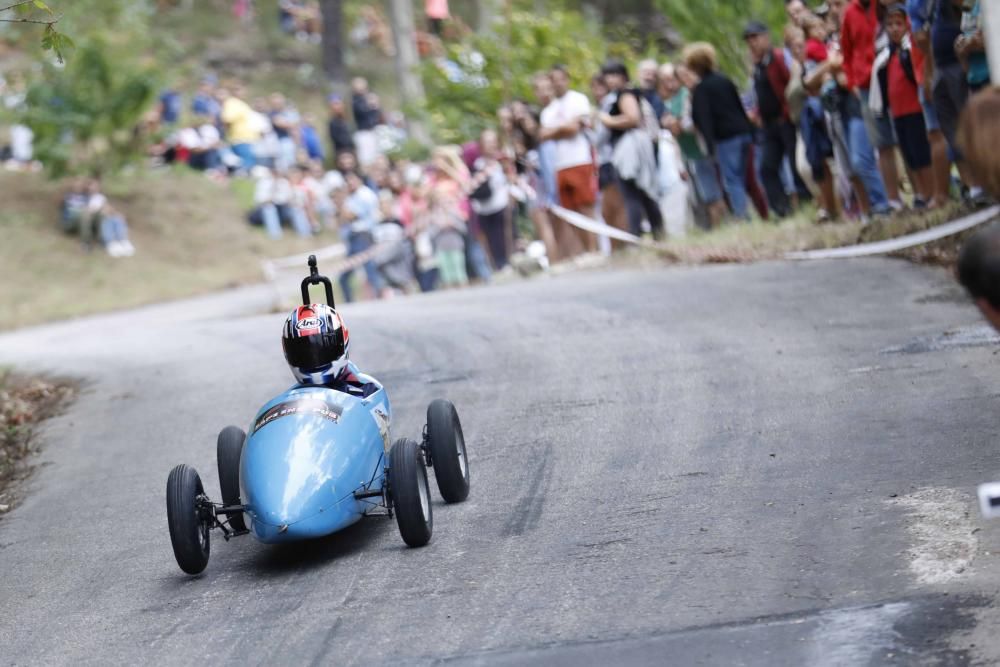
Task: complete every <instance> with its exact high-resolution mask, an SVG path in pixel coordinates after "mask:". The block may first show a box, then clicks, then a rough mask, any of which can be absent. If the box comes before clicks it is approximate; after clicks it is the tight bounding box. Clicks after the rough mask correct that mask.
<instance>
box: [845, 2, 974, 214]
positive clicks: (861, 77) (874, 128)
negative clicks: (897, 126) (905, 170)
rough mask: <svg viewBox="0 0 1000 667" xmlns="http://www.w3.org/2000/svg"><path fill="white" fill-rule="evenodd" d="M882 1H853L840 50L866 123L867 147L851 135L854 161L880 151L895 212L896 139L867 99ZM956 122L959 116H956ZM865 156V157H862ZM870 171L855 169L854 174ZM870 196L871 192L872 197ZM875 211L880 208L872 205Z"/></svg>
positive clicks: (881, 167) (881, 169) (889, 124)
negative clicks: (856, 158) (871, 151)
mask: <svg viewBox="0 0 1000 667" xmlns="http://www.w3.org/2000/svg"><path fill="white" fill-rule="evenodd" d="M878 8H879V0H853V1H852V2H851V4H849V5H848V6H847V9H845V10H844V18H843V22H842V27H841V30H840V49H841V51H842V52H843V55H844V73H845V74H846V75H847V87H848V88H849V89H850V90H851V91H852V92H854V93H856V94H857V95H858V96H859V98H860V100H861V114H862V116H863V118H864V122H865V131H866V133H867V138H868V145H867V146H866V145H864V142H862V141H861V137H860V135H859V134H858V133H857V132H853V131H851V132H849V133H848V139H849V141H850V144H851V145H850V150H851V155H852V160H854V159H855V157H858V158H862V159H863V160H864V161H867V157H866V156H867V153H868V152H869V150H870V147H871V146H872V145H874V146H875V148H876V149H877V150H878V169H879V173H880V174H881V180H882V189H883V191H884V192H885V194H886V197H887V198H888V205H889V206H890V207H891V208H893V209H899V208H901V207H902V204H901V202H900V201H899V172H898V170H897V168H896V137H895V133H894V132H893V128H892V121H891V120H890V119H889V118H888V117H881V118H880V117H877V116H875V115H874V114H873V113H872V111H871V105H869V103H868V98H869V95H870V93H871V91H870V86H871V77H872V64H873V63H874V62H875V52H876V44H875V42H876V38H877V37H879V34H880V31H881V24H880V22H879V17H878ZM956 118H957V115H956ZM862 153H863V154H864V156H862V155H861V154H862ZM866 169H867V164H865V165H864V166H863V167H860V166H856V167H855V171H859V172H860V171H862V170H866ZM870 195H871V192H869V196H870ZM872 205H873V207H875V211H876V212H877V213H878V212H884V211H880V207H879V206H878V205H877V204H876V203H875V202H874V201H873V202H872Z"/></svg>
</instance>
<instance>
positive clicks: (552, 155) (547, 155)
mask: <svg viewBox="0 0 1000 667" xmlns="http://www.w3.org/2000/svg"><path fill="white" fill-rule="evenodd" d="M532 89H533V92H534V94H535V99H536V100H537V101H538V103H539V104H540V105H541V108H542V109H543V110H544V109H545V108H547V107H548V106H549V104H550V103H551V102H552V99H553V98H554V97H555V92H554V91H553V89H552V77H550V76H549V74H548V72H539V73H538V74H536V75H535V76H534V79H533V80H532ZM525 116H526V117H523V118H521V119H520V121H519V122H520V123H521V126H522V127H523V128H525V130H526V132H528V133H529V134H530V136H531V137H532V139H533V140H534V141H535V151H536V155H535V157H536V160H537V161H536V164H535V165H534V167H535V169H536V171H537V174H538V177H537V179H536V180H535V190H536V192H537V197H536V201H537V205H536V206H535V209H536V213H535V216H534V218H533V220H534V221H535V228H536V230H537V231H538V237H539V238H540V239H542V240H543V241H545V250H546V252H547V253H548V256H549V259H550V261H552V262H558V261H559V260H560V259H562V258H563V257H571V256H572V255H569V254H567V253H568V249H567V248H566V246H565V244H564V241H563V239H564V238H565V237H566V233H565V232H564V230H565V231H567V232H568V231H569V230H568V229H566V226H567V225H568V224H569V223H567V222H564V221H563V220H560V219H559V218H557V217H555V216H552V215H550V214H549V208H551V207H552V206H554V205H555V204H557V203H559V188H558V185H557V184H556V167H555V164H556V143H555V141H551V140H548V139H543V138H542V134H541V119H540V118H536V117H535V116H533V115H529V114H525ZM546 238H548V239H550V240H547V241H546ZM574 239H575V235H574Z"/></svg>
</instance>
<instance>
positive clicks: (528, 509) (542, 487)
mask: <svg viewBox="0 0 1000 667" xmlns="http://www.w3.org/2000/svg"><path fill="white" fill-rule="evenodd" d="M551 457H552V442H551V441H550V442H548V443H546V445H545V449H544V450H542V455H541V460H540V461H539V462H538V464H537V466H536V467H535V474H534V476H533V477H532V478H531V483H530V484H529V485H528V490H527V491H526V492H525V494H524V495H523V496H521V500H520V501H519V502H518V503H517V506H516V507H515V508H514V512H513V514H512V515H511V517H510V520H509V521H507V524H506V525H505V526H504V527H503V531H502V532H501V535H502V536H503V537H518V536H520V535H523V534H525V533H527V532H530V531H532V530H534V529H535V528H536V527H537V526H538V520H539V519H540V518H541V516H542V509H543V508H544V506H545V496H546V487H548V482H549V480H550V478H551V475H552V466H551Z"/></svg>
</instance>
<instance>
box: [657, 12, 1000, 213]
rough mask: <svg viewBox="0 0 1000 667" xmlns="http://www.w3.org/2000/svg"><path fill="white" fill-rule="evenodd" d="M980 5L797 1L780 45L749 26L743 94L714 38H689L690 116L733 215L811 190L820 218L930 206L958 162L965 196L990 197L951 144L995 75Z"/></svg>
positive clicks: (783, 206) (785, 208)
mask: <svg viewBox="0 0 1000 667" xmlns="http://www.w3.org/2000/svg"><path fill="white" fill-rule="evenodd" d="M980 7H981V0H909V1H908V2H906V3H905V4H904V3H900V2H898V1H895V0H849V1H848V0H829V1H828V2H825V3H823V4H822V5H821V6H818V7H815V8H810V7H809V6H808V5H807V4H806V3H805V2H803V0H790V1H789V2H787V3H786V9H787V15H788V25H787V27H786V28H785V30H784V31H783V34H782V39H783V43H781V44H776V43H775V42H774V41H773V39H772V36H771V35H770V33H769V31H768V28H767V27H766V26H764V25H763V24H761V23H759V22H756V21H751V22H750V23H749V24H748V25H747V27H746V29H745V31H744V34H743V37H744V39H745V40H746V43H747V47H748V51H749V55H750V58H751V60H752V62H753V64H754V69H753V77H752V86H751V90H750V91H749V92H748V94H747V95H743V96H741V95H740V94H739V90H738V89H737V87H736V86H735V84H734V83H733V82H732V81H731V80H729V79H728V78H726V77H725V76H724V75H723V74H721V73H720V72H719V71H718V64H717V59H716V54H715V49H714V48H713V47H712V45H710V44H706V43H697V44H691V45H689V46H688V47H687V48H686V49H685V51H684V55H683V63H684V67H685V68H687V70H689V72H683V71H682V72H681V76H682V77H684V76H687V77H690V78H691V81H690V82H689V86H688V87H689V88H691V89H692V95H691V97H692V107H693V111H692V115H693V124H694V127H695V128H696V129H697V131H698V133H699V135H700V138H701V140H702V141H701V147H703V149H704V150H705V151H706V153H707V154H708V156H710V157H713V158H714V159H715V162H716V165H717V167H718V173H719V175H720V176H721V182H722V186H723V188H722V190H723V191H724V192H725V195H726V199H728V202H729V205H730V209H731V211H732V213H733V215H735V216H736V217H737V218H747V217H748V216H749V207H748V205H747V203H746V202H747V201H748V198H749V199H750V200H752V201H753V202H754V204H755V207H756V208H757V210H758V212H759V213H760V214H761V216H762V217H766V216H767V211H768V210H770V211H771V212H773V213H774V214H775V215H777V216H779V217H782V216H785V215H788V214H789V213H790V212H791V211H792V210H794V208H795V207H796V206H797V203H798V201H799V200H800V199H801V198H803V197H813V198H815V199H816V201H817V204H818V212H819V213H818V215H819V219H820V220H821V221H827V220H830V219H834V218H837V217H839V216H840V215H841V212H842V211H843V212H846V213H847V214H848V215H851V214H854V213H857V214H859V215H860V216H862V217H864V218H867V217H868V216H870V215H886V214H891V213H892V212H894V211H899V210H903V209H904V208H907V206H912V207H913V208H916V209H925V208H934V207H937V206H941V205H943V204H945V203H946V202H947V201H948V200H949V199H950V198H951V190H952V165H955V167H956V168H957V171H958V174H959V178H960V187H961V193H962V196H963V198H965V199H966V200H967V201H968V202H970V203H971V204H973V205H982V204H985V203H987V201H988V198H987V196H986V194H985V193H984V192H983V190H982V188H981V187H980V184H979V183H978V182H976V179H975V177H974V175H973V174H972V173H971V172H970V171H969V170H968V169H966V167H965V163H964V160H963V159H962V153H961V151H960V149H959V147H958V146H957V144H956V130H957V126H958V120H959V116H960V114H961V112H962V110H963V108H964V106H965V104H966V101H967V99H968V97H969V95H970V93H974V92H976V91H977V90H979V89H980V88H982V87H984V86H986V85H987V84H988V83H989V81H990V73H989V67H988V64H987V59H986V54H985V42H984V35H983V29H982V18H981V15H980ZM676 129H677V128H676V127H675V133H676ZM900 164H901V165H902V166H903V169H900V168H899V165H900ZM693 171H695V172H696V170H693ZM708 171H710V170H708ZM904 175H905V183H908V184H909V189H910V190H911V192H912V197H911V198H910V201H909V202H905V201H904V198H903V195H902V194H901V193H902V192H903V191H904ZM699 180H701V179H699ZM755 181H756V182H755ZM757 182H759V183H761V184H762V185H763V188H762V189H763V196H761V193H760V192H759V190H760V188H758V187H757Z"/></svg>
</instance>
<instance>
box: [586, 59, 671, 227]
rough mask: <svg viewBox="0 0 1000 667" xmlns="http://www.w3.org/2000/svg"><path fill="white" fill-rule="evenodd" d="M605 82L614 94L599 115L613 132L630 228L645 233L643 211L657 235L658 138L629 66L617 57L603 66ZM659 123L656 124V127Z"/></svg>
mask: <svg viewBox="0 0 1000 667" xmlns="http://www.w3.org/2000/svg"><path fill="white" fill-rule="evenodd" d="M601 74H602V75H603V76H604V82H605V84H606V85H607V86H608V89H609V90H610V91H611V93H612V94H613V95H614V96H615V99H614V102H613V103H612V105H611V109H610V110H609V111H608V112H607V113H602V114H601V116H600V119H601V123H602V124H603V125H604V126H605V127H607V128H608V130H610V132H611V144H612V146H613V148H614V157H613V159H612V161H613V163H614V166H615V175H616V176H617V179H616V180H617V183H618V187H619V188H621V192H622V197H624V199H625V208H626V210H627V211H628V226H629V231H631V232H632V234H635V235H636V236H640V235H641V234H642V220H643V214H645V217H646V219H647V220H649V224H650V226H651V227H652V228H653V234H654V236H656V238H661V237H662V236H663V216H662V215H661V213H660V206H659V204H658V203H657V201H656V200H657V197H658V196H659V188H658V185H657V184H658V174H657V171H656V149H657V146H656V142H655V141H654V139H655V138H654V137H653V136H651V135H650V133H649V132H648V131H647V128H646V127H645V125H644V115H643V111H642V103H643V101H644V100H643V94H642V91H641V90H639V89H630V88H628V82H629V76H628V69H627V68H626V67H625V65H624V64H623V63H621V62H618V61H610V62H608V63H606V64H605V65H604V67H602V68H601ZM658 126H659V124H657V127H658Z"/></svg>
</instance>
